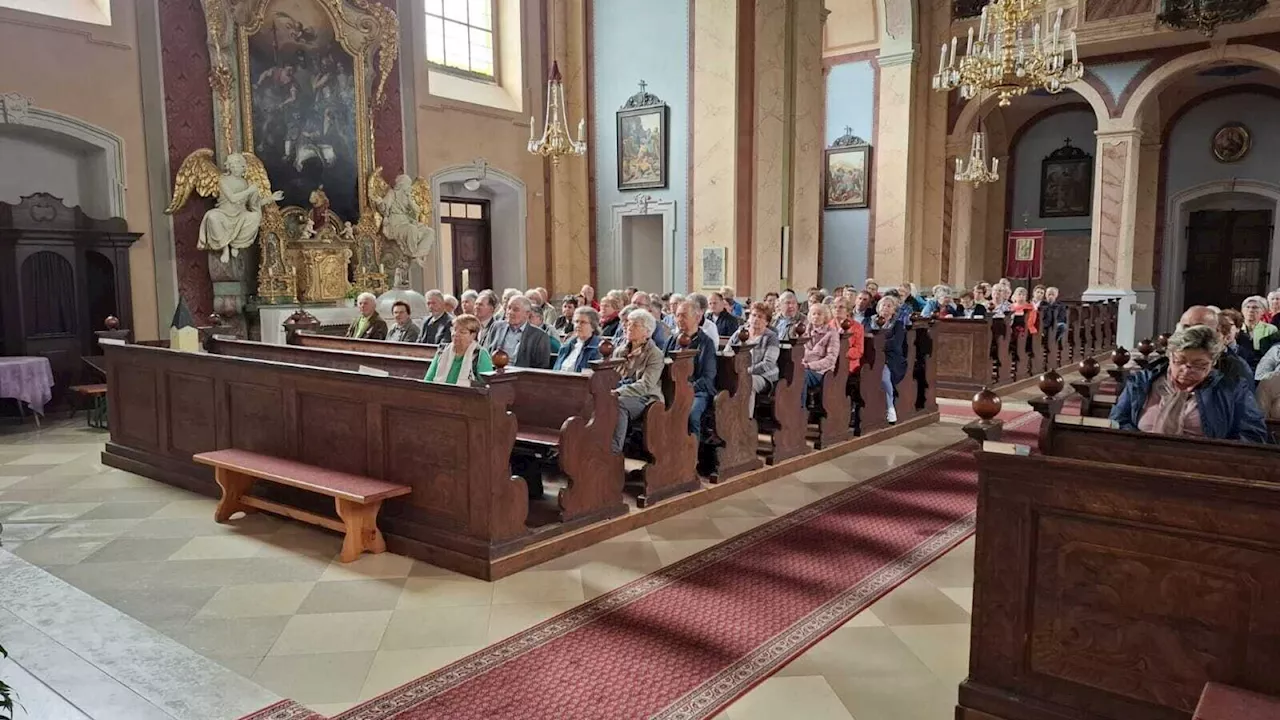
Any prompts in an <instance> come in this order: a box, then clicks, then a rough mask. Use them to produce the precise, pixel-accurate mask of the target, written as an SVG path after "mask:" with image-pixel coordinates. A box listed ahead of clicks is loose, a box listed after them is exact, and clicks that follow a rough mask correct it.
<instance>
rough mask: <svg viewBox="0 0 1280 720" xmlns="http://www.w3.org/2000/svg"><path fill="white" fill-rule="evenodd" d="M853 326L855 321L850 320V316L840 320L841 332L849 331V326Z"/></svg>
mask: <svg viewBox="0 0 1280 720" xmlns="http://www.w3.org/2000/svg"><path fill="white" fill-rule="evenodd" d="M851 327H853V321H852V320H850V319H849V318H845V319H844V320H841V321H840V331H841V332H849V328H851Z"/></svg>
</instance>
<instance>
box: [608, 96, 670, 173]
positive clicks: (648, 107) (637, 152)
mask: <svg viewBox="0 0 1280 720" xmlns="http://www.w3.org/2000/svg"><path fill="white" fill-rule="evenodd" d="M646 87H647V85H646V84H645V82H644V81H643V80H642V81H641V82H640V92H638V93H636V94H635V95H632V96H631V97H629V98H627V102H626V103H624V104H623V106H622V108H621V109H619V110H618V189H619V190H649V189H655V188H658V189H660V188H665V187H667V158H668V152H667V147H668V137H667V111H668V108H667V104H666V103H665V102H663V101H662V100H661V99H659V98H658V96H657V95H654V94H652V93H650V92H648V91H647V90H646Z"/></svg>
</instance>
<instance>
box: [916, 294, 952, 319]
mask: <svg viewBox="0 0 1280 720" xmlns="http://www.w3.org/2000/svg"><path fill="white" fill-rule="evenodd" d="M943 307H944V306H943V305H942V304H941V303H939V302H938V301H937V299H935V298H929V302H927V303H925V304H924V310H921V311H920V315H921V316H922V317H933V316H934V315H937V314H938V312H939V311H940V310H942V308H943ZM945 307H946V309H947V316H948V317H955V316H956V315H959V314H961V310H960V308H959V307H958V306H957V305H956V304H955V303H947V304H946V306H945Z"/></svg>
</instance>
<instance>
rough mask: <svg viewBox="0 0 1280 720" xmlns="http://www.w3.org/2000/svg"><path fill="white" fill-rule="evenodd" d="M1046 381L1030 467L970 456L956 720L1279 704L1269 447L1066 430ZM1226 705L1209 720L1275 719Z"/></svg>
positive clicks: (1099, 428) (1139, 716) (1141, 715)
mask: <svg viewBox="0 0 1280 720" xmlns="http://www.w3.org/2000/svg"><path fill="white" fill-rule="evenodd" d="M1145 344H1146V345H1147V346H1148V347H1150V346H1151V343H1145ZM1155 352H1156V353H1158V352H1159V350H1158V349H1157V350H1156V351H1155ZM1148 356H1149V353H1147V352H1144V353H1141V357H1142V358H1143V360H1144V361H1145V360H1146V359H1147V358H1148ZM1129 359H1130V358H1128V357H1123V356H1122V355H1121V354H1120V353H1117V357H1116V358H1114V360H1115V361H1116V362H1117V364H1118V365H1119V366H1120V368H1121V369H1122V368H1123V366H1124V365H1125V364H1126V363H1128V361H1129ZM1139 364H1140V365H1141V363H1139ZM1119 374H1120V375H1123V370H1122V372H1121V373H1119ZM1053 380H1054V379H1053V378H1049V379H1048V381H1046V382H1042V388H1044V389H1046V390H1047V391H1048V392H1047V393H1046V396H1045V397H1044V398H1042V399H1041V400H1040V401H1038V402H1036V403H1033V405H1034V406H1035V407H1036V409H1037V410H1038V411H1039V412H1040V413H1041V415H1042V418H1041V420H1040V422H1041V428H1040V433H1039V445H1038V448H1037V452H1036V453H1033V454H1032V455H1030V456H1017V455H1010V454H1005V453H996V452H981V453H979V458H978V459H979V499H978V517H977V549H976V552H977V554H976V560H975V568H974V581H975V582H974V599H973V629H972V640H971V648H970V666H969V676H968V678H967V679H966V680H965V682H964V683H963V684H962V685H961V687H960V695H959V706H958V711H957V717H958V718H962V719H964V720H993V719H994V720H1060V719H1062V718H1074V719H1076V720H1173V719H1178V720H1190V718H1191V717H1192V714H1193V713H1195V712H1196V709H1197V705H1198V704H1199V706H1200V708H1201V710H1204V709H1205V708H1206V707H1208V706H1210V705H1213V706H1215V707H1222V706H1223V703H1222V702H1217V703H1213V702H1208V701H1207V700H1205V699H1202V694H1204V695H1205V697H1206V698H1207V697H1208V696H1209V695H1210V694H1211V693H1210V692H1209V690H1210V689H1212V687H1210V688H1209V689H1206V688H1207V684H1210V683H1221V684H1225V685H1229V686H1233V687H1236V688H1243V689H1245V690H1248V691H1253V692H1255V693H1263V694H1266V695H1272V696H1274V695H1278V694H1280V671H1278V670H1277V669H1276V668H1278V667H1280V664H1277V662H1278V661H1280V534H1278V533H1277V530H1278V529H1280V448H1278V447H1276V446H1270V445H1258V444H1246V443H1237V442H1232V441H1224V440H1209V439H1201V438H1187V437H1171V436H1161V435H1153V434H1145V433H1136V432H1128V431H1121V430H1114V429H1111V428H1110V427H1109V423H1108V422H1107V421H1106V420H1105V419H1103V418H1100V417H1093V416H1090V415H1083V416H1076V415H1069V414H1063V408H1062V406H1063V398H1061V397H1057V391H1058V389H1060V388H1061V382H1060V378H1059V379H1058V382H1056V383H1055V382H1053ZM1090 385H1092V386H1093V387H1094V388H1095V389H1096V386H1097V381H1093V382H1092V383H1085V384H1084V387H1085V388H1086V389H1087V388H1088V387H1089V386H1090ZM1093 400H1094V401H1095V402H1094V409H1093V414H1102V413H1103V412H1104V411H1105V408H1103V407H1100V404H1101V405H1105V403H1106V401H1105V400H1104V401H1102V402H1101V403H1099V402H1098V401H1097V397H1096V396H1095V397H1094V398H1093ZM983 414H984V415H985V414H989V413H988V412H987V411H986V409H984V412H983ZM980 425H981V426H984V427H987V428H991V427H994V426H997V425H998V421H993V420H987V421H984V422H981V423H975V424H974V425H972V426H971V427H975V426H980ZM989 447H990V446H989ZM1213 687H1217V688H1218V689H1217V691H1216V692H1217V694H1218V695H1221V694H1222V693H1224V692H1228V693H1230V692H1231V691H1226V690H1223V688H1222V687H1221V686H1216V685H1215V686H1213ZM1235 694H1236V695H1239V696H1240V697H1244V698H1245V699H1244V700H1240V701H1238V702H1237V703H1236V704H1235V705H1233V707H1236V708H1237V709H1236V711H1235V714H1233V715H1218V714H1216V713H1215V714H1214V715H1212V717H1214V718H1218V717H1234V718H1239V719H1240V720H1245V718H1255V717H1257V718H1261V717H1272V715H1269V714H1256V715H1255V714H1251V713H1252V712H1263V713H1265V712H1266V711H1265V710H1256V709H1257V708H1263V707H1264V706H1265V707H1270V708H1272V709H1273V710H1274V707H1275V705H1274V703H1271V702H1268V701H1266V699H1265V698H1264V699H1261V700H1260V699H1258V698H1257V696H1250V695H1249V694H1248V693H1243V694H1241V693H1235ZM1246 708H1255V710H1253V711H1250V710H1248V709H1246ZM1196 717H1201V715H1200V714H1197V715H1196ZM1203 717H1205V718H1209V717H1210V715H1208V714H1205V715H1203Z"/></svg>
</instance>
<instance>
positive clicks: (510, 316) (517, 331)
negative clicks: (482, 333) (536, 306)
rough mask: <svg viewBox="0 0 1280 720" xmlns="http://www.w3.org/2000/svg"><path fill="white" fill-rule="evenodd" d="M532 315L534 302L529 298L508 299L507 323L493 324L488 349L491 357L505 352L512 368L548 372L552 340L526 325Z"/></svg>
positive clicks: (545, 334)
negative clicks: (536, 369)
mask: <svg viewBox="0 0 1280 720" xmlns="http://www.w3.org/2000/svg"><path fill="white" fill-rule="evenodd" d="M531 312H533V303H530V302H529V298H527V297H525V296H523V295H516V296H514V297H512V298H511V299H510V300H508V301H507V315H506V320H505V321H504V322H496V321H495V322H494V325H493V327H492V328H491V329H490V331H489V341H488V345H487V347H488V349H489V353H490V354H493V353H496V352H498V351H499V350H502V351H504V352H506V353H507V356H508V357H510V358H511V364H512V365H513V366H515V367H522V368H541V369H543V370H550V369H551V338H549V337H547V333H546V332H544V331H543V330H542V328H540V327H537V326H535V325H532V324H531V323H530V322H529V313H531Z"/></svg>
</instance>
